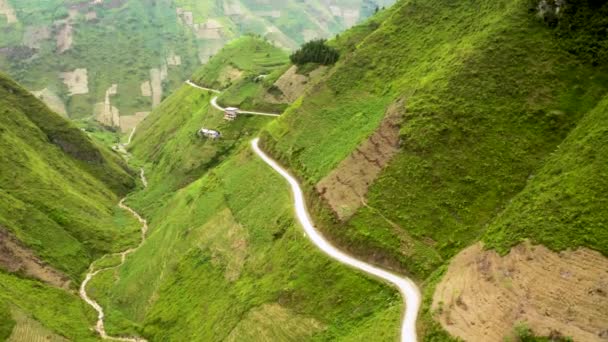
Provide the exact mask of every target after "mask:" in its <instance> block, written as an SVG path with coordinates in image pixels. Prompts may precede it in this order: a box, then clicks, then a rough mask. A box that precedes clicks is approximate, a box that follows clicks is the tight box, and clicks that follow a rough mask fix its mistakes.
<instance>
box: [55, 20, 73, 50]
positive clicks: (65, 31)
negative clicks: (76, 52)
mask: <svg viewBox="0 0 608 342" xmlns="http://www.w3.org/2000/svg"><path fill="white" fill-rule="evenodd" d="M56 25H57V27H58V32H57V52H58V53H64V52H66V51H68V50H69V49H70V48H71V47H72V43H73V42H74V29H73V27H72V25H71V24H70V23H68V22H57V23H56Z"/></svg>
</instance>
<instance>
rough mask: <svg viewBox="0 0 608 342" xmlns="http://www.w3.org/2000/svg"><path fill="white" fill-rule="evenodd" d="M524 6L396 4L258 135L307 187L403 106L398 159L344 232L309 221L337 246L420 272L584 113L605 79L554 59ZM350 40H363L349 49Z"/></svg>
mask: <svg viewBox="0 0 608 342" xmlns="http://www.w3.org/2000/svg"><path fill="white" fill-rule="evenodd" d="M528 9H529V7H528V3H527V1H492V2H490V1H484V2H481V3H475V4H473V3H471V2H447V1H442V0H434V1H430V2H422V1H409V2H407V1H402V2H399V3H397V4H396V5H395V6H394V7H393V8H392V9H391V10H389V11H388V12H390V13H381V14H380V15H382V16H384V17H385V18H386V20H384V21H383V22H382V23H381V24H380V25H379V26H378V27H376V26H375V25H370V24H369V23H368V24H367V25H366V26H364V27H363V28H361V29H355V30H354V33H351V34H345V35H344V38H342V40H338V41H337V42H336V44H338V47H339V49H340V50H341V51H346V52H347V53H346V55H345V56H343V57H342V58H341V60H340V61H339V62H338V63H337V64H336V66H335V67H334V70H333V71H332V74H331V76H330V77H329V78H328V80H327V81H326V82H324V83H323V84H322V85H320V86H317V87H315V89H314V90H313V91H311V92H310V93H309V94H307V96H305V97H304V98H303V100H302V101H301V102H299V103H296V104H294V105H293V106H291V107H290V108H289V109H288V110H287V111H286V115H284V117H282V118H280V119H279V120H277V121H276V122H274V123H273V124H272V125H270V126H269V129H268V134H267V135H266V136H265V140H264V142H265V144H266V146H267V148H268V149H270V150H271V151H273V154H274V155H275V156H277V157H280V158H281V159H282V160H283V161H284V162H286V163H288V164H289V165H291V168H292V169H293V170H294V171H295V172H296V173H297V174H298V175H299V176H300V177H301V178H302V179H304V180H305V181H307V182H309V183H310V184H315V183H316V182H318V181H319V180H320V179H322V178H323V177H324V176H326V175H327V174H328V173H329V172H330V171H331V170H333V169H334V168H335V167H336V166H337V165H338V163H339V162H340V161H342V160H343V159H344V158H345V157H346V156H347V155H348V154H350V153H351V152H352V151H353V150H354V149H355V147H356V146H357V145H358V144H359V143H360V142H361V141H363V140H364V139H366V138H367V137H368V136H369V135H370V134H371V132H373V130H374V129H376V127H377V126H378V123H379V121H380V119H381V118H382V117H383V115H384V112H385V109H386V108H387V107H388V106H389V104H391V103H392V102H394V101H396V100H398V99H403V100H404V102H405V105H404V108H402V110H403V112H404V113H405V115H404V120H403V125H402V128H401V138H402V144H401V152H400V153H399V154H398V155H397V156H396V157H395V159H394V160H393V162H391V164H390V165H389V166H388V167H387V169H386V170H385V171H384V172H383V173H382V175H381V176H380V178H379V179H378V180H377V181H376V182H375V184H373V185H372V187H371V188H370V191H369V193H368V195H367V198H366V206H364V207H363V208H362V209H360V210H359V212H358V213H357V214H356V215H355V216H354V217H353V218H352V219H351V220H350V221H348V222H345V223H336V222H333V221H334V220H333V219H332V218H331V217H330V216H331V215H329V214H319V218H320V219H322V218H323V217H325V219H323V220H324V222H325V223H324V224H323V226H325V230H326V232H328V234H330V235H331V236H332V237H333V238H334V239H335V240H336V241H337V242H339V243H340V244H342V245H346V246H350V247H351V248H352V249H353V251H356V252H358V253H363V254H380V255H382V257H381V258H380V259H384V260H391V259H392V260H393V261H395V260H396V261H397V265H399V264H400V265H402V266H403V267H405V268H407V269H408V270H409V271H411V272H413V273H414V274H415V275H417V276H419V277H421V278H424V277H426V276H428V275H429V274H430V272H432V271H433V270H434V269H435V268H436V267H437V266H438V265H440V264H441V263H442V262H443V261H444V260H446V259H448V258H450V257H451V256H452V255H454V254H455V253H456V252H458V251H459V250H460V249H461V248H463V247H465V246H467V245H468V244H470V243H471V242H473V241H476V240H477V239H479V238H480V237H481V236H482V234H483V233H484V231H485V229H486V226H487V224H489V223H490V222H491V221H492V219H493V218H494V217H495V216H496V215H497V214H498V213H499V212H500V211H501V210H502V208H503V206H505V205H506V204H507V202H508V200H509V199H510V198H511V197H512V196H514V195H515V194H517V193H518V192H519V191H521V189H522V188H523V187H524V186H525V184H526V182H527V179H528V176H529V175H530V174H532V173H534V172H535V171H536V170H537V169H539V168H540V167H541V166H542V164H543V162H544V158H545V157H546V156H547V155H548V154H549V153H550V152H552V151H553V150H554V149H555V148H556V146H557V145H558V144H559V143H560V142H561V140H562V139H563V138H564V137H565V136H566V135H567V133H568V132H569V131H570V130H571V129H572V128H573V127H575V125H576V123H577V122H578V120H579V119H580V118H581V117H583V116H584V115H585V113H586V112H588V111H589V110H591V109H592V108H593V107H594V106H595V105H596V104H597V102H598V101H599V100H600V98H601V97H602V95H603V94H604V93H605V91H606V89H607V86H608V81H607V79H606V76H605V74H604V73H602V72H601V70H600V69H597V68H594V67H592V66H591V65H588V64H582V63H580V61H579V60H578V59H577V58H576V57H575V56H573V55H571V54H569V53H568V52H566V51H564V50H563V49H562V48H561V43H560V41H559V40H558V38H556V36H555V35H554V34H553V33H552V32H551V30H550V29H548V28H547V27H546V26H545V25H544V24H543V23H542V22H539V21H538V20H537V18H536V17H535V16H534V14H532V13H530V12H529V11H528ZM372 22H373V21H372ZM357 32H359V33H357ZM352 35H357V36H360V37H361V38H362V39H360V40H359V43H357V44H353V43H352V41H351V40H349V38H351V37H352ZM340 43H346V44H348V46H340V45H339V44H340ZM343 54H344V53H343ZM311 132H315V134H310V133H311ZM312 197H315V196H314V195H313V196H312Z"/></svg>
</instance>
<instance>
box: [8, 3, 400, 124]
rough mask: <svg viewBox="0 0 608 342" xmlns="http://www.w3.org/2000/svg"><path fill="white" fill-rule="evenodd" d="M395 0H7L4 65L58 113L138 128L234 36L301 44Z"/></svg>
mask: <svg viewBox="0 0 608 342" xmlns="http://www.w3.org/2000/svg"><path fill="white" fill-rule="evenodd" d="M392 2H393V0H324V1H311V2H308V1H307V2H302V1H295V0H287V1H285V0H283V1H278V0H265V1H260V0H242V1H238V0H223V1H208V0H89V1H77V0H31V1H18V0H0V31H1V32H2V34H0V70H4V71H6V72H8V73H9V74H10V75H11V76H12V77H14V78H15V79H16V80H18V81H19V82H21V83H22V84H23V85H24V86H26V87H27V88H28V89H30V90H31V91H34V92H35V94H36V95H37V96H38V97H39V98H41V99H42V100H43V101H44V102H46V103H47V104H48V105H49V106H50V107H51V108H52V109H54V110H55V111H56V112H58V113H60V114H63V115H64V116H69V117H71V118H75V119H77V118H88V117H91V116H95V117H96V118H97V119H98V120H99V121H100V122H102V123H103V124H105V125H107V126H114V127H121V128H122V129H123V130H124V131H128V130H130V129H131V128H132V127H133V126H134V125H135V124H136V123H137V122H139V121H140V120H141V119H142V118H144V117H145V116H146V115H147V113H148V112H149V111H150V110H151V108H153V107H155V106H156V105H158V104H159V103H160V101H161V100H162V99H163V98H164V97H165V95H166V94H168V92H169V91H170V90H173V89H175V87H176V85H177V84H179V83H180V82H182V81H183V80H184V79H185V78H187V77H188V76H189V75H190V74H191V73H192V72H193V71H194V70H195V69H196V68H197V67H198V66H199V65H200V64H202V63H205V62H206V61H207V60H208V59H209V58H210V57H211V56H212V55H214V54H215V53H216V52H217V51H219V49H220V48H221V47H222V46H223V45H224V44H225V43H226V42H227V41H229V40H231V39H233V38H235V37H238V36H240V35H242V34H245V33H254V34H258V35H261V36H263V37H266V38H267V39H268V40H270V41H272V42H274V43H275V44H276V45H279V46H282V47H284V48H288V49H291V48H294V47H296V46H298V45H299V44H301V43H302V42H304V41H306V40H310V39H313V38H319V37H328V36H331V35H333V34H335V33H338V32H340V31H342V30H344V29H345V28H347V27H350V26H352V25H354V24H355V23H357V22H358V21H359V20H360V19H362V18H365V17H368V16H370V15H371V14H373V13H374V12H375V10H376V8H378V7H382V6H385V5H388V4H390V3H392Z"/></svg>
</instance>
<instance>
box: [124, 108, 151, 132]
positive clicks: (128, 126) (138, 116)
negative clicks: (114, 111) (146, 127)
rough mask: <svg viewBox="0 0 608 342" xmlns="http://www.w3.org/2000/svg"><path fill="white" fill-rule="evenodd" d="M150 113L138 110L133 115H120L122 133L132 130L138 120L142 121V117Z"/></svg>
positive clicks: (137, 123)
mask: <svg viewBox="0 0 608 342" xmlns="http://www.w3.org/2000/svg"><path fill="white" fill-rule="evenodd" d="M148 114H150V112H138V113H135V115H128V116H126V115H125V116H121V117H120V130H121V131H122V132H123V133H128V132H131V131H132V130H133V128H135V127H137V125H139V123H140V122H142V121H144V119H145V118H146V117H147V116H148Z"/></svg>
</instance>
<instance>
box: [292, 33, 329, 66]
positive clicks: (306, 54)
mask: <svg viewBox="0 0 608 342" xmlns="http://www.w3.org/2000/svg"><path fill="white" fill-rule="evenodd" d="M339 57H340V53H339V52H338V50H336V49H334V48H332V47H331V46H328V45H327V44H325V40H324V39H319V40H313V41H310V42H308V43H306V44H304V45H302V47H301V48H300V49H299V50H298V51H296V52H294V53H293V54H292V55H291V56H290V57H289V58H290V59H291V62H292V63H293V64H297V65H303V64H306V63H318V64H323V65H331V64H334V63H336V62H337V61H338V58H339Z"/></svg>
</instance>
